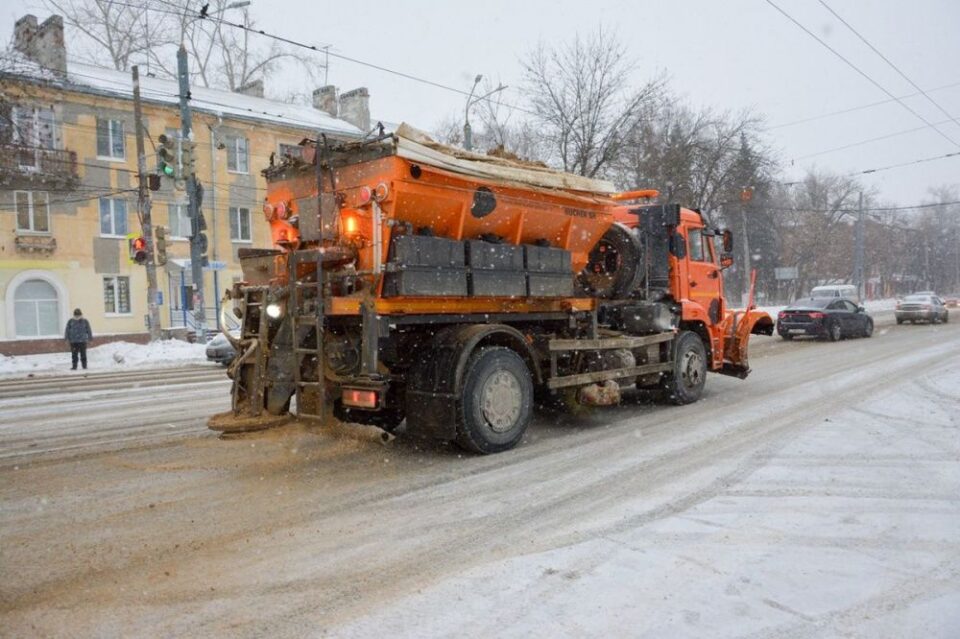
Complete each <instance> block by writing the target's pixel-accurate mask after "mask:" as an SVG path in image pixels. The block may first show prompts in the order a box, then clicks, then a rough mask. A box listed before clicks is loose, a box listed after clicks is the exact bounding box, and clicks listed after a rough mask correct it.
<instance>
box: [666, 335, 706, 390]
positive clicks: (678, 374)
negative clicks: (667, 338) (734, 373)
mask: <svg viewBox="0 0 960 639" xmlns="http://www.w3.org/2000/svg"><path fill="white" fill-rule="evenodd" d="M706 381H707V349H706V348H704V346H703V340H701V339H700V336H699V335H697V334H696V333H693V332H691V331H683V332H682V333H680V335H679V336H678V337H677V339H676V341H675V342H674V348H673V372H672V373H671V374H670V375H669V376H668V377H667V378H666V380H665V382H664V389H663V390H664V391H665V393H666V395H667V399H668V400H669V401H670V402H672V403H674V404H678V405H682V404H692V403H693V402H695V401H697V400H698V399H700V396H701V395H703V386H704V384H705V383H706Z"/></svg>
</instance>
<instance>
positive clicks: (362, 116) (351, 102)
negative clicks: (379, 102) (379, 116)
mask: <svg viewBox="0 0 960 639" xmlns="http://www.w3.org/2000/svg"><path fill="white" fill-rule="evenodd" d="M340 119H341V120H346V121H347V122H349V123H350V124H352V125H353V126H355V127H357V128H358V129H360V130H361V131H363V132H364V133H366V132H367V131H369V130H370V92H369V91H367V87H360V88H359V89H354V90H353V91H347V92H346V93H343V94H341V95H340Z"/></svg>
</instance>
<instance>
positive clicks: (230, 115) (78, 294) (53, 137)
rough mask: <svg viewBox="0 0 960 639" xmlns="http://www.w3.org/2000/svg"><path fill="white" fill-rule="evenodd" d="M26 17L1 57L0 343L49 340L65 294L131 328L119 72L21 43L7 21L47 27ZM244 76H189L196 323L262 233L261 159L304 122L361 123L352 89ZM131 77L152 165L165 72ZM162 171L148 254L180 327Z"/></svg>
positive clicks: (180, 239) (107, 321) (15, 347)
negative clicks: (158, 232) (199, 222)
mask: <svg viewBox="0 0 960 639" xmlns="http://www.w3.org/2000/svg"><path fill="white" fill-rule="evenodd" d="M30 18H32V16H26V17H25V18H23V19H21V21H20V22H18V23H17V33H16V34H15V40H16V41H17V42H18V44H19V46H18V47H17V49H18V50H19V51H20V52H21V53H22V54H23V55H22V56H20V57H18V59H16V60H15V62H16V68H15V69H13V70H11V69H10V66H11V65H10V64H9V63H8V64H7V65H4V66H6V67H7V68H6V69H4V68H3V67H0V353H4V354H19V353H28V352H41V351H49V350H60V349H62V348H63V347H64V346H65V344H64V343H63V341H62V335H63V330H64V325H65V324H66V321H67V319H68V317H69V316H70V315H71V314H72V312H73V309H74V308H80V309H82V310H83V313H84V315H85V316H86V317H87V318H88V319H89V320H90V322H91V324H92V327H93V331H94V335H96V336H104V337H106V338H107V339H134V340H142V339H143V338H144V337H145V335H146V332H147V324H146V317H147V283H146V271H145V267H144V266H141V265H136V264H133V263H131V262H130V260H129V258H128V255H129V247H128V241H127V235H128V234H139V233H140V228H141V227H140V219H139V217H138V204H137V193H136V187H137V183H138V180H137V173H136V171H137V157H136V141H135V136H134V133H135V129H134V119H133V100H132V80H131V78H130V74H129V73H126V72H119V71H114V70H109V69H102V68H99V67H93V66H89V65H84V64H74V63H69V64H66V59H65V55H64V57H63V62H64V64H63V65H60V63H59V60H58V59H57V57H56V56H53V57H51V56H50V55H49V52H48V51H46V50H44V49H41V50H39V51H36V50H33V51H32V50H31V47H30V46H29V44H24V43H23V42H22V40H23V39H24V38H23V34H22V33H21V32H26V33H27V34H30V33H31V30H30V28H31V26H32V27H33V32H32V33H33V38H34V39H35V40H34V42H35V43H36V41H37V40H39V41H40V43H39V44H42V45H45V46H46V45H47V44H48V43H49V41H50V40H53V41H56V37H53V38H50V37H47V36H46V34H45V33H44V32H42V30H43V29H44V27H47V25H50V24H51V23H54V24H53V25H52V29H53V31H54V32H56V27H57V25H56V24H55V22H56V17H54V18H51V19H49V20H47V21H46V22H44V23H43V25H36V19H35V18H34V19H33V23H32V25H31V24H30V21H29V19H30ZM25 20H26V21H27V22H28V24H26V26H25V27H23V26H22V25H21V23H22V22H24V21H25ZM59 28H60V33H61V40H62V24H61V25H60V26H59ZM55 35H56V34H55V33H54V36H55ZM41 36H43V37H41ZM37 48H38V47H37V46H35V47H34V49H37ZM55 53H58V52H56V51H55ZM58 66H63V67H65V68H58ZM245 91H246V93H231V92H227V91H220V90H212V89H204V88H197V89H193V90H192V92H191V100H190V104H191V108H192V112H193V130H192V140H193V142H194V145H195V146H194V149H195V151H194V157H195V160H196V175H197V179H198V180H199V181H200V182H201V184H202V185H203V190H204V195H203V203H202V207H201V210H202V211H203V214H204V217H205V219H206V223H207V227H208V228H207V231H206V235H207V237H208V240H209V248H208V251H207V257H208V260H209V266H208V268H206V269H205V271H204V278H205V281H204V293H205V298H206V303H205V312H206V316H207V327H208V328H210V329H214V328H216V314H217V310H218V304H219V299H220V296H221V295H222V293H223V291H224V290H225V289H226V288H229V286H230V285H231V284H232V283H233V282H234V281H236V280H237V279H238V278H239V277H240V268H239V264H238V260H237V251H238V250H239V249H240V248H242V247H267V246H269V245H270V237H269V227H268V225H267V224H266V223H264V221H263V217H262V215H261V211H262V203H263V198H264V196H265V189H266V185H265V181H264V179H263V177H262V176H261V174H260V171H261V170H262V169H263V168H265V167H266V166H268V165H269V164H270V163H271V161H274V160H275V159H276V158H278V157H280V156H281V155H283V154H285V153H298V152H299V147H298V143H299V142H300V141H301V140H302V139H303V138H304V137H311V138H313V137H315V136H317V135H318V133H324V134H326V135H329V136H333V137H343V138H347V137H356V136H359V135H361V134H362V133H363V132H364V130H365V129H366V128H369V115H368V113H369V112H368V109H367V99H368V98H367V92H366V90H365V89H360V90H356V91H352V92H350V93H348V94H344V95H343V96H340V97H339V99H338V97H337V96H336V90H335V89H334V88H333V87H322V88H320V89H318V90H317V91H315V92H314V106H306V105H291V104H285V103H279V102H274V101H271V100H267V99H264V98H263V97H261V95H262V85H259V86H257V85H254V86H252V87H247V88H245ZM141 93H142V98H143V117H144V129H145V134H146V157H147V169H148V172H155V171H156V170H157V154H156V149H157V148H158V147H159V142H158V138H159V136H160V135H161V134H166V135H167V136H169V137H171V138H172V139H176V138H177V136H178V135H179V134H178V131H179V129H180V116H179V110H178V108H177V100H178V87H177V84H176V82H174V81H172V80H167V79H159V78H152V77H149V76H145V75H144V71H143V70H141ZM337 113H341V114H344V117H347V118H349V119H351V120H354V122H355V123H351V122H348V121H346V120H344V119H339V118H337V117H335V114H337ZM358 116H359V117H358ZM364 117H365V121H364ZM358 125H359V126H358ZM161 183H162V186H161V188H160V190H158V191H156V192H151V194H150V195H151V203H152V220H153V224H154V226H158V225H159V226H163V227H165V229H166V236H167V263H166V264H165V265H162V266H158V267H157V272H158V287H159V291H160V298H161V299H160V302H161V306H160V315H161V326H162V327H163V328H168V329H169V328H177V327H186V328H187V329H189V330H195V329H196V326H195V320H194V318H193V313H192V312H191V308H192V302H193V282H192V279H191V269H190V263H189V253H190V250H189V249H190V246H189V239H188V236H189V235H190V222H189V219H188V217H187V206H186V204H187V196H186V193H185V192H184V191H182V190H179V189H178V188H177V184H175V182H174V180H172V179H170V178H164V179H162V181H161ZM107 336H109V337H107Z"/></svg>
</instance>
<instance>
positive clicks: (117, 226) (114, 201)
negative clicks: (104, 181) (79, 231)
mask: <svg viewBox="0 0 960 639" xmlns="http://www.w3.org/2000/svg"><path fill="white" fill-rule="evenodd" d="M126 234H127V201H126V200H124V199H121V198H114V197H102V198H100V235H107V236H112V237H123V236H125V235H126Z"/></svg>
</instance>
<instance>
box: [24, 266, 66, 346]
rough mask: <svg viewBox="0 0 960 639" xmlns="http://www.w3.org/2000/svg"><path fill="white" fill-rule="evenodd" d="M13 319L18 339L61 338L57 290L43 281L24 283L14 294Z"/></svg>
mask: <svg viewBox="0 0 960 639" xmlns="http://www.w3.org/2000/svg"><path fill="white" fill-rule="evenodd" d="M13 317H14V330H15V331H16V335H17V337H53V336H59V335H60V300H59V299H58V298H57V289H55V288H54V287H53V286H51V285H50V283H49V282H45V281H43V280H27V281H25V282H23V283H22V284H20V285H19V286H18V287H17V290H16V291H15V292H14V294H13Z"/></svg>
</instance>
